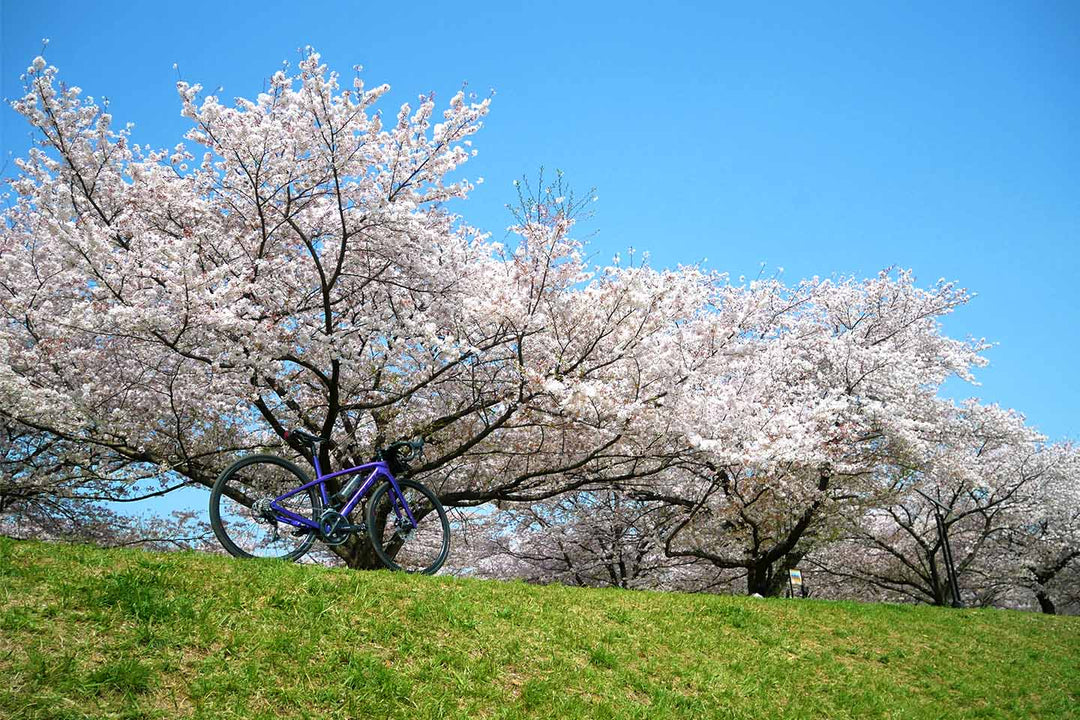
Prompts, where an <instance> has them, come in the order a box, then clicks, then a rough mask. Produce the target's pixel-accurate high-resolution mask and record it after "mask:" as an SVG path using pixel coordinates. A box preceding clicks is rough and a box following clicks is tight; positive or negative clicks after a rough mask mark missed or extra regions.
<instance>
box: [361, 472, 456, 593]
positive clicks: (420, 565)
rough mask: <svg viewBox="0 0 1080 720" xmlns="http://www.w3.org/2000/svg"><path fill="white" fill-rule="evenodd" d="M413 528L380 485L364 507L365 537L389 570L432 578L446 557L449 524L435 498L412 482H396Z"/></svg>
mask: <svg viewBox="0 0 1080 720" xmlns="http://www.w3.org/2000/svg"><path fill="white" fill-rule="evenodd" d="M397 484H398V487H399V488H401V495H402V496H403V498H404V500H405V502H406V503H407V504H408V506H409V510H411V511H412V514H413V518H415V519H416V527H413V525H412V523H410V522H409V516H408V514H407V513H406V512H405V508H404V507H402V505H401V499H400V498H398V497H397V494H396V493H395V492H394V489H393V486H392V485H391V484H390V483H388V482H387V483H383V484H382V485H380V486H379V487H378V488H377V489H376V490H375V492H374V493H372V495H371V498H370V499H369V500H368V503H367V510H366V511H365V513H364V519H365V521H366V523H367V529H368V535H369V536H370V537H371V544H372V546H373V547H374V548H375V554H376V555H378V556H379V559H380V560H382V562H383V564H384V565H386V567H388V568H390V569H391V570H404V571H405V572H410V573H422V574H424V575H432V574H434V573H435V572H436V571H437V570H438V569H439V568H440V567H442V564H443V563H444V562H446V558H447V556H448V555H449V554H450V521H449V519H447V517H446V509H445V508H443V506H442V503H440V502H439V498H438V497H436V496H435V493H433V492H432V491H431V490H430V489H428V488H427V487H425V486H424V485H421V484H420V483H418V482H416V481H414V480H398V481H397Z"/></svg>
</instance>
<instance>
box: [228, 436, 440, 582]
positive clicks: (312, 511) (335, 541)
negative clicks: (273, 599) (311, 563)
mask: <svg viewBox="0 0 1080 720" xmlns="http://www.w3.org/2000/svg"><path fill="white" fill-rule="evenodd" d="M285 436H286V438H289V437H292V438H295V439H298V440H300V441H301V442H304V443H307V444H308V445H309V446H310V447H311V450H312V452H311V456H312V458H313V459H314V461H315V479H314V480H311V479H310V478H309V477H308V476H307V475H305V474H304V472H303V471H302V470H301V469H300V468H298V467H297V466H296V465H294V464H293V463H291V462H289V461H288V460H285V459H284V458H280V457H278V456H276V455H251V456H248V457H245V458H241V459H240V460H238V461H237V462H235V463H233V464H232V465H231V466H230V467H229V468H228V469H226V470H225V472H223V473H221V475H220V476H219V477H218V479H217V481H216V482H215V483H214V487H213V490H211V492H210V526H211V527H212V528H213V529H214V534H215V535H216V536H217V539H218V540H219V541H220V542H221V544H222V545H223V546H224V547H225V549H226V550H227V551H228V552H229V553H230V554H231V555H235V556H236V557H241V558H250V557H270V558H279V559H283V560H299V559H300V558H301V557H303V556H304V555H305V554H306V553H307V552H308V551H309V550H310V549H311V546H312V545H314V544H315V541H316V540H321V541H322V542H324V543H326V544H327V545H341V544H342V543H345V542H346V541H348V539H349V538H350V537H351V536H352V534H353V533H357V532H363V533H367V535H368V537H369V538H370V539H371V545H372V547H373V549H374V550H375V554H376V555H377V556H378V558H379V560H381V561H382V563H383V564H384V565H386V566H387V567H388V568H391V569H393V570H404V571H406V572H414V573H423V574H426V575H431V574H432V573H434V572H436V571H437V570H438V569H439V568H440V567H442V564H443V563H444V562H446V557H447V555H449V554H450V522H449V520H448V519H447V517H446V510H445V508H443V506H442V503H440V502H439V498H438V497H437V496H436V495H435V493H433V492H432V491H431V490H430V489H428V488H427V487H425V486H424V485H421V484H420V483H418V482H416V481H415V480H406V479H402V480H398V479H397V478H396V477H395V475H398V474H401V473H402V472H405V471H407V470H408V469H409V465H408V463H409V461H410V460H412V459H413V458H416V457H418V456H419V455H420V454H421V453H422V452H423V448H424V441H423V439H417V440H413V441H401V442H396V443H393V444H391V445H389V446H388V447H387V448H386V449H385V450H379V451H378V452H377V453H376V455H375V459H374V460H373V461H372V462H369V463H366V464H364V465H358V466H357V467H353V468H348V469H346V470H339V471H337V472H332V473H328V474H326V475H324V474H323V471H322V468H320V467H319V447H320V446H321V445H322V444H324V443H329V442H330V439H329V438H322V437H316V436H314V435H310V434H308V433H305V432H302V431H300V430H292V431H290V432H288V433H286V435H285ZM345 476H352V477H350V478H349V480H348V482H346V483H345V484H344V485H343V486H342V488H341V490H340V491H338V492H337V493H335V494H333V495H331V494H330V493H329V492H328V491H327V487H326V481H327V480H330V479H331V478H337V477H345ZM380 481H381V482H380ZM369 493H370V497H368V495H369ZM365 498H366V501H365V503H364V512H363V517H364V520H363V522H361V523H359V524H354V523H353V522H352V521H351V520H350V519H349V517H350V514H351V513H352V511H353V510H354V509H356V507H357V505H359V504H360V503H361V501H364V500H365Z"/></svg>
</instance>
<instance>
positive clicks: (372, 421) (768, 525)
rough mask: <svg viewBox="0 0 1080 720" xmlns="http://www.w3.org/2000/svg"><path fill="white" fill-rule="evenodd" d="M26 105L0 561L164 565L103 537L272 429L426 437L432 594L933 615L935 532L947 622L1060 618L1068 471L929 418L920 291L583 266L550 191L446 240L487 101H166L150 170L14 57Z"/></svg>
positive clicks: (1040, 442)
mask: <svg viewBox="0 0 1080 720" xmlns="http://www.w3.org/2000/svg"><path fill="white" fill-rule="evenodd" d="M24 84H25V94H24V95H23V96H22V97H21V98H19V99H17V100H15V101H14V103H13V106H14V108H15V109H16V110H17V111H18V112H19V113H20V114H21V115H23V116H24V117H25V118H26V120H28V121H29V123H30V124H31V125H32V126H33V128H34V130H35V132H36V137H37V140H38V142H37V145H36V146H35V147H34V148H33V149H32V150H31V151H30V152H29V154H28V156H27V157H25V158H24V159H21V160H20V161H18V163H17V177H16V178H15V179H14V180H13V181H12V182H11V188H12V192H11V193H10V194H9V196H8V201H7V203H6V206H7V209H6V211H5V212H4V222H3V225H2V226H0V312H2V314H3V325H2V330H0V332H2V336H0V416H2V419H3V420H2V421H3V426H2V438H0V444H2V448H0V449H2V451H3V454H2V457H0V462H2V463H3V474H2V476H0V518H2V522H3V526H2V528H3V529H5V530H6V531H7V532H9V533H16V534H24V535H48V536H64V535H67V536H80V537H90V538H96V539H98V540H101V541H105V542H132V541H139V540H143V539H146V538H147V535H146V533H149V536H150V537H153V538H158V539H162V540H171V541H176V542H180V541H181V540H182V539H186V540H188V541H194V542H198V539H199V537H200V534H199V532H198V527H197V525H198V523H194V524H193V523H187V525H191V526H192V527H193V528H194V530H195V533H194V534H193V535H190V534H187V532H186V526H185V523H184V522H180V521H176V522H173V521H164V520H163V521H161V522H159V523H158V526H156V527H150V528H148V527H145V526H136V525H133V524H132V521H131V519H130V518H129V517H127V516H126V515H124V514H116V513H114V512H112V511H111V510H110V509H109V508H110V507H115V505H103V503H106V502H108V501H111V500H121V501H122V500H126V499H131V498H132V497H135V496H140V497H141V496H145V495H153V494H158V493H162V494H163V493H166V492H169V491H170V490H171V489H173V488H176V487H178V486H184V485H194V486H202V487H207V486H209V485H211V484H212V483H213V480H214V479H215V477H216V475H217V474H218V473H219V472H220V471H221V469H223V468H224V467H225V466H227V465H228V464H229V463H230V462H231V461H232V460H233V459H235V458H236V457H237V456H238V455H239V454H242V453H246V452H250V451H254V450H261V449H266V448H269V449H280V448H281V447H282V445H287V444H288V443H287V442H286V441H285V440H284V439H283V438H284V434H285V430H286V429H288V428H290V427H301V428H305V429H307V430H308V431H310V432H313V433H318V434H327V435H332V436H333V437H334V438H335V439H336V440H337V448H336V449H335V450H333V451H332V452H331V451H328V450H325V449H324V450H323V451H322V452H323V453H324V457H323V458H322V461H323V462H324V463H326V462H332V463H333V464H335V465H339V464H344V463H359V462H362V461H363V460H365V459H366V457H367V456H368V455H370V453H371V450H372V448H373V447H376V446H378V445H381V444H384V443H386V442H388V441H391V440H394V439H397V438H403V437H413V436H417V435H422V436H424V437H425V438H427V440H428V442H429V450H428V453H427V456H426V459H425V460H424V462H423V465H422V466H420V467H418V468H416V472H417V473H419V474H421V475H422V476H423V478H424V480H425V482H427V483H429V484H430V485H432V486H433V487H435V488H436V489H437V490H438V492H439V493H440V495H441V497H442V499H443V501H444V503H446V504H447V505H448V506H450V507H452V508H457V509H459V510H458V512H461V513H464V512H465V511H467V510H469V509H472V511H471V512H470V513H469V514H468V522H467V523H466V522H462V523H460V524H459V526H460V528H461V535H460V537H458V538H457V540H456V541H455V549H454V556H453V561H454V562H456V564H457V568H458V570H459V571H460V572H468V573H473V574H479V575H494V576H500V577H505V576H521V577H526V578H529V579H532V580H537V581H561V582H568V583H576V584H581V585H613V586H619V587H653V588H678V589H687V590H716V589H728V590H730V589H732V588H737V589H739V590H743V589H745V590H747V591H749V592H760V593H762V594H777V593H779V592H781V591H782V590H783V588H784V584H785V581H786V576H787V572H786V571H787V570H788V569H790V568H794V567H800V568H802V569H804V570H808V571H811V572H812V577H813V578H814V583H815V590H816V591H817V592H819V593H821V594H833V595H837V596H858V597H867V598H887V599H907V600H917V601H922V602H931V603H939V604H940V603H943V602H945V600H946V597H947V592H948V590H947V578H946V575H945V572H944V569H943V566H942V549H941V547H940V545H939V542H938V536H937V533H936V528H935V519H934V505H933V504H932V502H931V500H933V501H936V502H937V503H940V504H941V505H943V506H945V507H947V508H948V509H949V511H950V512H949V513H948V515H947V516H946V518H945V524H946V525H947V527H948V531H949V537H950V540H951V543H952V545H953V552H954V554H955V557H956V565H957V568H958V571H959V576H960V579H961V585H962V591H963V594H964V596H965V600H967V601H969V602H978V603H983V604H995V603H996V604H1012V605H1024V604H1033V603H1034V602H1036V601H1037V602H1038V603H1040V605H1041V607H1042V608H1043V609H1044V610H1047V611H1052V610H1053V609H1054V604H1055V602H1056V603H1057V604H1058V605H1059V606H1063V607H1068V606H1070V604H1072V606H1075V603H1076V602H1077V598H1076V595H1077V591H1078V587H1080V583H1078V580H1077V575H1078V569H1077V565H1078V560H1077V557H1078V555H1080V493H1078V478H1080V458H1078V453H1077V451H1076V450H1075V449H1074V448H1072V447H1070V446H1067V445H1048V444H1046V442H1045V441H1044V439H1043V438H1042V437H1040V436H1039V435H1038V434H1037V433H1035V432H1034V431H1033V430H1032V429H1031V428H1029V427H1027V426H1026V425H1025V424H1024V422H1023V419H1022V418H1021V417H1020V416H1019V415H1017V414H1016V413H1013V412H1010V411H1005V410H1002V409H1000V408H998V407H996V406H986V405H982V404H979V403H978V402H974V401H972V402H967V403H963V404H959V405H958V404H956V403H954V402H951V401H949V400H944V399H942V398H941V397H940V396H939V389H940V388H941V386H942V383H944V382H945V381H946V380H947V379H948V378H951V377H959V378H962V379H965V380H970V379H971V374H970V373H971V370H972V369H973V368H975V367H978V366H980V365H982V364H983V363H984V360H983V358H982V356H981V352H982V351H983V349H984V348H985V345H984V344H983V343H981V342H964V341H959V340H955V339H952V338H949V337H947V336H945V335H944V334H943V333H942V330H941V326H940V322H939V320H940V318H941V317H942V316H944V315H946V314H948V313H949V312H951V311H952V310H953V309H954V308H956V307H957V306H959V305H962V304H963V303H965V302H967V301H968V298H969V296H968V294H967V293H966V292H965V291H964V290H962V289H960V288H957V287H956V286H955V285H953V284H951V283H947V282H944V281H940V282H938V283H937V284H936V285H933V286H931V287H920V286H918V285H916V283H915V281H914V278H913V277H912V276H911V275H910V274H909V273H907V272H901V271H886V272H883V273H882V274H881V275H879V276H878V277H876V278H873V279H870V280H866V281H859V280H855V279H850V278H843V279H826V280H822V279H817V278H815V279H813V280H810V281H806V282H802V283H799V284H797V285H793V286H792V285H787V284H783V283H781V282H779V281H778V280H775V279H759V280H757V281H754V282H750V283H738V284H735V283H732V282H729V280H728V278H727V277H726V276H724V275H721V274H717V273H714V272H709V271H706V270H704V269H702V268H700V267H693V266H691V267H680V268H678V269H674V270H656V269H652V268H650V267H648V266H647V265H643V264H638V265H635V264H633V263H630V264H629V265H621V264H619V263H615V264H614V265H612V266H608V267H599V268H597V267H593V266H592V265H590V263H589V262H588V261H587V259H586V257H585V254H584V252H583V248H582V245H581V244H580V243H578V242H576V241H574V240H573V239H572V237H571V230H572V227H573V218H574V215H575V213H576V212H578V211H579V210H581V208H582V205H583V203H582V202H579V201H577V200H575V198H574V197H573V196H572V194H570V193H569V192H564V191H563V190H562V188H561V187H560V183H559V182H558V181H557V182H556V183H554V184H553V185H552V186H549V187H543V186H541V187H540V188H539V190H538V191H537V192H536V193H534V194H525V195H523V196H522V198H521V204H520V207H518V208H517V211H516V213H515V218H516V222H515V224H514V225H513V227H512V228H511V235H512V237H513V238H514V240H513V242H509V243H499V242H495V241H493V240H492V239H491V238H490V237H489V236H488V235H486V234H483V233H481V232H479V231H477V230H475V229H474V228H472V227H470V226H468V225H467V224H466V223H465V222H464V221H463V220H462V218H460V217H458V216H457V215H455V214H453V213H452V212H451V211H450V210H449V209H448V203H449V201H451V200H454V199H457V198H464V197H465V196H466V195H467V193H468V192H469V190H470V189H471V187H472V185H471V184H470V183H469V182H468V181H467V180H464V179H460V176H459V175H458V174H457V171H458V169H459V167H460V166H461V165H462V164H463V163H464V162H466V161H467V160H468V159H469V158H470V157H471V156H472V155H473V153H474V152H475V151H473V150H472V149H471V141H470V139H469V138H470V136H471V135H472V134H474V133H475V132H476V131H477V130H478V129H479V128H480V126H481V123H482V120H483V118H484V116H485V115H486V113H487V110H488V100H486V99H484V100H478V99H477V98H475V97H469V96H466V95H465V94H464V93H458V94H457V95H455V96H454V97H453V98H452V99H451V100H450V103H449V105H448V107H446V108H445V109H443V110H441V111H438V110H437V109H436V105H435V102H434V100H433V99H432V98H431V97H421V98H420V100H419V102H418V103H417V104H416V105H415V107H414V106H410V105H404V106H402V107H401V109H400V111H399V112H398V113H397V115H396V116H395V117H393V118H389V119H388V118H384V117H383V116H382V115H381V114H380V113H379V112H378V111H376V110H375V109H374V107H375V105H376V103H377V101H378V100H379V98H380V97H381V96H382V95H384V94H385V93H386V92H387V90H388V87H387V86H385V85H384V86H379V87H374V88H368V87H366V86H365V85H364V84H363V82H362V81H361V80H360V79H359V77H357V78H356V79H354V80H353V81H352V82H351V83H343V81H342V79H341V78H340V77H339V76H338V75H337V74H335V73H332V72H329V71H328V70H327V68H326V67H325V66H324V65H322V64H321V63H320V59H319V56H318V55H316V54H314V53H310V54H309V55H308V56H307V57H306V59H304V60H303V61H302V62H301V63H299V66H298V71H297V74H296V75H294V76H290V75H288V74H286V73H285V72H284V71H282V72H278V73H276V74H275V75H274V76H273V77H272V78H270V80H269V83H268V87H267V90H266V91H265V92H263V93H261V94H259V95H258V96H257V97H255V98H254V99H251V100H248V99H239V100H237V101H236V102H235V103H232V104H229V105H226V104H224V103H222V102H221V101H220V100H219V98H217V97H215V96H213V95H203V94H202V93H201V89H200V87H199V86H198V85H188V84H186V83H184V82H181V83H179V84H178V89H179V94H180V98H181V104H182V112H183V115H184V116H185V117H186V118H188V119H189V120H190V122H191V130H190V131H189V132H188V133H187V135H186V143H182V144H180V145H177V146H176V147H175V148H173V149H171V150H159V149H154V148H151V147H148V146H142V145H139V144H137V143H135V142H133V141H132V138H131V135H130V128H123V129H117V128H115V127H114V126H113V124H112V118H111V117H110V115H109V114H108V112H107V107H105V106H103V105H102V104H101V103H97V102H95V101H94V100H93V98H90V97H86V96H84V95H83V94H82V93H81V91H80V90H79V89H78V88H76V87H70V86H66V85H64V84H63V83H61V82H60V81H59V79H58V77H57V71H56V69H55V68H53V67H50V66H47V65H46V63H45V61H44V60H43V59H41V58H38V59H36V60H35V61H34V63H33V65H32V66H31V67H30V68H28V69H27V71H26V74H25V76H24ZM455 178H457V179H455ZM291 451H292V452H294V453H300V454H303V453H304V452H306V450H305V448H303V447H301V446H300V445H298V444H295V443H294V444H292V446H291ZM186 520H190V518H186ZM334 552H335V553H336V554H337V556H338V557H339V559H340V560H341V561H343V562H345V563H347V564H348V565H349V566H351V567H371V566H373V564H374V562H375V561H374V558H373V557H372V556H371V554H370V552H369V549H368V547H367V545H366V543H365V542H363V541H353V542H350V543H348V544H346V545H343V546H341V547H338V548H335V549H334Z"/></svg>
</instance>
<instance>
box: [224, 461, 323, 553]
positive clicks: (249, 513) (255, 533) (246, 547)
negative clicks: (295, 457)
mask: <svg viewBox="0 0 1080 720" xmlns="http://www.w3.org/2000/svg"><path fill="white" fill-rule="evenodd" d="M308 482H310V480H309V479H308V477H307V476H306V475H305V474H304V473H303V471H302V470H300V468H298V467H296V465H293V464H292V463H291V462H289V461H288V460H285V459H283V458H279V457H276V456H274V455H252V456H250V457H246V458H242V459H241V460H239V461H237V462H236V463H234V464H233V465H231V466H230V467H229V468H228V469H227V470H225V472H223V473H221V475H220V476H219V477H218V479H217V482H215V483H214V488H213V490H211V491H210V527H211V528H213V530H214V535H215V536H217V539H218V541H219V542H220V543H221V544H222V546H223V547H224V548H225V549H226V550H227V551H228V552H229V554H230V555H234V556H236V557H240V558H251V557H264V558H279V559H282V560H299V559H300V558H301V557H303V555H304V554H306V553H307V551H308V550H310V549H311V546H312V545H313V544H314V543H315V539H316V533H315V532H314V531H312V530H310V529H308V528H296V527H294V526H292V525H289V524H288V523H286V522H283V521H282V520H280V519H279V517H278V516H277V514H276V513H274V511H273V510H271V509H270V501H271V500H273V499H274V498H276V497H278V496H280V495H282V494H284V493H286V492H288V491H289V490H294V489H296V488H298V487H300V486H301V485H304V484H305V483H308ZM279 505H280V506H281V507H283V508H285V509H286V510H289V511H290V512H292V513H294V514H296V515H299V516H301V517H305V518H311V519H315V518H317V517H318V513H319V511H320V510H321V509H322V501H321V499H320V498H319V495H318V493H317V492H315V489H314V488H309V489H307V490H305V491H304V492H302V493H297V494H296V495H293V496H292V497H290V498H288V499H286V500H282V501H281V502H280V503H279Z"/></svg>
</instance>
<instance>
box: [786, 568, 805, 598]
mask: <svg viewBox="0 0 1080 720" xmlns="http://www.w3.org/2000/svg"><path fill="white" fill-rule="evenodd" d="M788 588H789V589H790V591H791V597H795V588H798V589H799V596H800V597H806V586H805V585H803V577H802V571H801V570H788Z"/></svg>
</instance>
